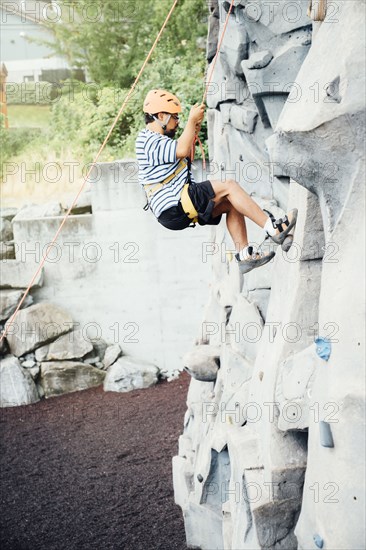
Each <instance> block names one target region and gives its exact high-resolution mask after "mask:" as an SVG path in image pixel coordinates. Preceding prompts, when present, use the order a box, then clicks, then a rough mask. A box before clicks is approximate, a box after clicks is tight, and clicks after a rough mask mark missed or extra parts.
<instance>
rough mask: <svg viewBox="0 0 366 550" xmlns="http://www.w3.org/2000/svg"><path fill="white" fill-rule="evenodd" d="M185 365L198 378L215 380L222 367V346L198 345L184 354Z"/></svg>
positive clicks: (200, 379) (206, 380)
mask: <svg viewBox="0 0 366 550" xmlns="http://www.w3.org/2000/svg"><path fill="white" fill-rule="evenodd" d="M183 365H184V370H186V371H187V372H188V374H190V375H191V376H192V377H193V378H195V379H196V380H199V381H200V382H213V381H214V380H216V377H217V372H218V370H219V367H220V346H210V345H203V346H196V347H195V348H193V349H192V351H190V352H188V353H186V354H185V355H184V357H183Z"/></svg>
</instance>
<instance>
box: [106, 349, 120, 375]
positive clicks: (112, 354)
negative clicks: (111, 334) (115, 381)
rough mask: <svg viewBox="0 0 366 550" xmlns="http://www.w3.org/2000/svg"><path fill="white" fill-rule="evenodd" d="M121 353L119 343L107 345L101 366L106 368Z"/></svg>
mask: <svg viewBox="0 0 366 550" xmlns="http://www.w3.org/2000/svg"><path fill="white" fill-rule="evenodd" d="M121 355H122V349H121V346H120V345H119V344H113V345H111V346H108V347H107V349H106V350H105V355H104V358H103V368H104V369H106V370H107V369H108V368H109V367H110V366H111V365H113V363H115V362H116V361H117V359H118V358H119V357H120V356H121Z"/></svg>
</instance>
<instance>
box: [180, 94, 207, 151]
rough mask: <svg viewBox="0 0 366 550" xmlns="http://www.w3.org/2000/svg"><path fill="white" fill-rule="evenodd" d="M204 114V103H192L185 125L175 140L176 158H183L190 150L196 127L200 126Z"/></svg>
mask: <svg viewBox="0 0 366 550" xmlns="http://www.w3.org/2000/svg"><path fill="white" fill-rule="evenodd" d="M204 116H205V105H204V104H203V103H202V104H201V105H198V104H196V105H193V107H192V108H191V112H190V113H189V118H188V122H187V125H186V127H185V128H184V131H183V133H182V135H181V136H180V138H179V139H178V141H177V158H178V159H181V158H185V157H187V156H188V155H189V154H190V152H191V147H192V143H193V140H194V136H195V135H196V127H197V125H198V126H200V125H201V122H202V120H203V117H204Z"/></svg>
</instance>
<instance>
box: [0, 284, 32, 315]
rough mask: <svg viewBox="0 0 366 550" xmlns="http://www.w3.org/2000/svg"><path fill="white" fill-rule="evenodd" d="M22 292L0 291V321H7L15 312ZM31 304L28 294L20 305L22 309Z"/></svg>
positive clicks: (30, 297)
mask: <svg viewBox="0 0 366 550" xmlns="http://www.w3.org/2000/svg"><path fill="white" fill-rule="evenodd" d="M23 294H24V293H23V292H22V291H21V290H2V291H1V294H0V321H5V320H6V319H9V318H10V317H11V316H12V315H13V313H14V311H15V310H16V308H17V306H18V304H19V302H20V300H21V299H22V296H23ZM32 303H33V298H32V296H31V295H30V294H28V295H27V296H26V298H25V300H24V302H23V303H22V306H21V307H22V308H25V307H28V306H30V305H31V304H32Z"/></svg>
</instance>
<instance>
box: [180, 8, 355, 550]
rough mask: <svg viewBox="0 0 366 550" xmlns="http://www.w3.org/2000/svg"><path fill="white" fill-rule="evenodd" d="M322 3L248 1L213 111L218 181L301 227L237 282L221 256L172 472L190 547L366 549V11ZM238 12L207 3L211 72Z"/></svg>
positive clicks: (225, 56) (229, 44)
mask: <svg viewBox="0 0 366 550" xmlns="http://www.w3.org/2000/svg"><path fill="white" fill-rule="evenodd" d="M321 4H322V6H321V10H320V7H319V3H317V2H313V3H312V9H311V10H310V11H309V12H308V2H307V1H301V0H297V1H295V2H287V1H286V0H280V1H279V2H275V3H269V2H264V1H258V2H255V3H254V2H246V1H245V0H238V1H235V2H234V8H233V13H232V15H231V16H230V18H229V22H228V30H227V34H226V36H225V39H224V41H223V49H222V52H221V54H220V56H219V60H218V65H217V70H216V71H215V77H214V82H215V85H213V86H212V87H211V90H210V95H209V98H208V103H209V106H210V108H211V110H210V111H209V113H208V120H209V133H210V156H211V160H212V161H213V162H214V165H215V166H218V167H219V169H220V171H221V173H222V176H223V177H227V176H226V173H225V172H228V174H229V176H228V177H230V178H232V177H233V173H235V175H236V179H237V181H239V182H240V183H241V184H242V186H243V187H244V188H245V189H246V190H247V191H248V192H249V193H252V194H253V196H255V197H256V200H258V202H259V203H260V204H261V206H262V205H263V202H261V200H262V201H263V199H265V200H267V201H268V200H270V201H271V206H270V208H269V210H271V211H273V212H274V211H275V210H276V208H278V207H279V208H280V209H282V210H286V211H287V210H288V209H290V208H293V207H296V208H298V210H299V217H298V223H297V227H296V230H295V234H294V244H293V245H292V247H291V248H290V250H289V251H288V252H287V253H285V252H283V251H282V250H281V249H280V248H279V249H277V253H276V257H275V259H274V262H272V265H271V264H268V266H266V267H265V268H260V269H257V270H255V271H253V272H251V273H249V274H247V275H244V277H243V279H242V280H240V279H239V280H238V277H237V275H236V274H235V272H234V271H235V265H233V262H230V261H229V258H228V257H227V256H226V255H225V254H223V255H222V254H219V253H217V254H213V255H212V265H213V278H214V280H213V284H212V288H211V296H210V299H209V302H208V304H207V308H206V312H205V317H204V321H203V329H202V343H204V344H205V345H208V346H211V345H219V346H220V347H221V351H220V369H219V370H218V372H217V376H216V377H212V378H211V379H208V380H206V381H202V380H196V379H192V380H191V384H190V389H189V392H188V397H187V413H186V416H185V419H184V431H183V434H182V436H181V437H180V440H179V452H178V455H177V456H176V457H174V459H173V480H174V490H175V500H176V503H177V504H179V505H180V506H181V508H182V510H183V514H184V519H185V527H186V538H187V545H188V547H192V548H202V549H207V550H208V549H212V548H220V549H225V550H229V549H230V550H241V549H243V550H244V549H250V550H255V549H269V548H276V549H280V548H281V549H286V550H291V549H294V550H295V549H303V550H305V549H306V550H308V549H310V548H322V547H324V548H329V549H332V550H341V549H342V550H346V549H349V548H363V547H365V533H364V509H365V493H366V491H365V378H364V370H363V369H364V333H365V330H364V329H365V323H364V317H365V315H364V291H363V290H361V280H363V279H364V276H365V269H364V263H363V261H362V256H363V254H360V253H359V251H360V250H364V248H365V243H364V234H365V232H364V228H365V219H364V217H365V214H364V208H363V206H362V205H363V204H364V181H365V152H364V149H363V146H362V143H363V140H364V135H365V96H366V93H365V92H366V90H365V76H364V74H363V72H362V70H361V67H363V66H364V64H365V51H366V48H365V35H364V31H363V28H362V25H363V23H362V21H364V18H365V6H364V3H361V2H355V1H347V2H345V1H338V2H335V3H333V2H332V3H329V2H328V5H327V2H322V3H321ZM229 5H230V2H226V1H224V2H222V1H221V0H219V1H216V2H215V1H211V2H209V6H210V11H211V23H210V26H209V38H208V45H209V46H208V60H209V62H211V60H212V58H213V55H214V54H213V44H216V46H217V42H218V37H219V36H220V33H221V32H222V29H223V24H224V21H225V18H226V14H227V11H228V7H229ZM322 10H323V11H322ZM335 12H336V14H335ZM335 15H336V17H335ZM217 20H219V25H217ZM315 20H316V23H314V21H315ZM314 83H315V84H314ZM254 165H255V166H256V168H257V171H256V177H254V172H253V170H251V169H252V168H253V166H254ZM277 212H278V211H276V212H275V215H277ZM356 227H357V228H360V232H359V231H358V230H357V237H355V234H354V233H353V231H352V228H356ZM361 228H362V230H361ZM248 233H249V240H251V241H253V242H256V239H257V238H258V232H257V229H256V228H254V227H253V225H252V224H250V223H248ZM361 235H362V236H361ZM223 245H225V248H226V249H230V247H231V246H232V244H231V242H230V239H229V238H228V235H227V234H226V231H225V228H224V227H222V226H221V225H220V226H218V227H217V229H216V234H215V242H214V248H213V250H220V249H221V248H222V246H223ZM350 258H352V259H350ZM363 288H364V286H363V285H362V289H363ZM355 289H357V292H356V291H355ZM319 337H320V338H321V340H319V339H318V338H319ZM315 341H317V342H318V344H316V343H315ZM319 342H323V343H324V345H325V346H326V347H327V350H326V351H327V353H326V354H325V353H323V352H322V350H321V349H320V347H321V346H320V344H319ZM351 465H352V466H351ZM350 467H351V469H352V472H351V471H350ZM314 491H315V493H314ZM349 510H352V514H351V515H349ZM345 517H347V518H348V519H347V521H345V520H344V518H345ZM330 518H331V521H330Z"/></svg>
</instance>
